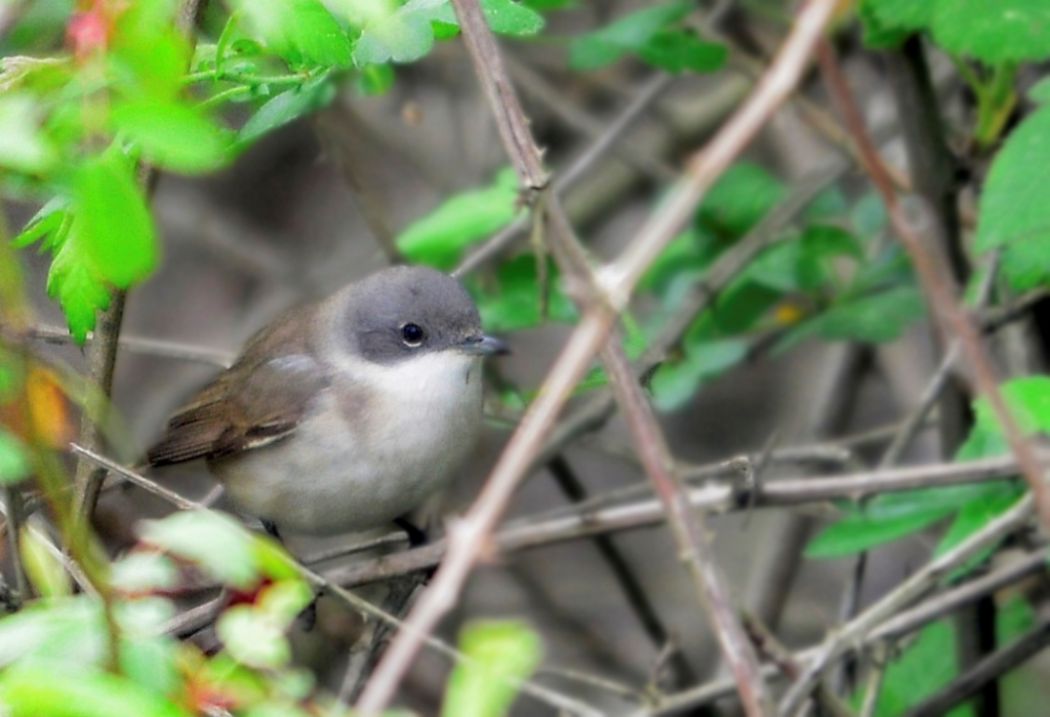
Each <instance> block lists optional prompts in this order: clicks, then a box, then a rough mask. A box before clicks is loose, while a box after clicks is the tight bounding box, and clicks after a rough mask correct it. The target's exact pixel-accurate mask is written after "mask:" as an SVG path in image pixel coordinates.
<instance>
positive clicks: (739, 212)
mask: <svg viewBox="0 0 1050 717" xmlns="http://www.w3.org/2000/svg"><path fill="white" fill-rule="evenodd" d="M786 194H787V188H786V187H785V186H784V184H783V183H782V182H781V181H780V180H778V179H777V178H776V177H774V176H773V175H772V174H770V173H769V172H767V171H766V170H765V169H763V168H762V167H760V166H758V165H757V164H751V163H749V162H740V163H738V164H734V165H733V166H732V167H730V168H729V170H728V171H726V172H725V174H723V175H722V177H721V179H719V180H718V182H717V183H716V184H715V186H713V187H712V188H711V191H710V192H708V193H707V196H705V197H704V200H703V202H702V203H701V204H700V208H699V210H698V211H697V221H698V222H699V223H700V225H701V226H702V227H705V228H707V229H710V230H711V231H713V232H714V233H715V234H717V235H718V236H721V237H726V238H732V239H738V238H740V237H742V236H743V235H744V234H746V233H747V232H748V231H750V230H751V229H752V228H754V226H755V225H756V224H758V222H759V221H760V220H761V219H762V217H764V216H765V215H766V213H767V212H769V210H770V209H772V208H773V207H774V206H775V205H776V204H777V203H778V202H780V200H781V199H783V198H784V196H785V195H786Z"/></svg>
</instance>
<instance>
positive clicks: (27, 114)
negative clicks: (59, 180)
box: [0, 94, 58, 174]
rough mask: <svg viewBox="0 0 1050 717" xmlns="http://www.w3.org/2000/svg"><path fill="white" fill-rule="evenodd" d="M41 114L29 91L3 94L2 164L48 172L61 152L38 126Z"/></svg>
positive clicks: (30, 171) (0, 115)
mask: <svg viewBox="0 0 1050 717" xmlns="http://www.w3.org/2000/svg"><path fill="white" fill-rule="evenodd" d="M40 114H41V110H40V107H39V106H38V105H37V103H36V101H35V100H34V99H33V98H32V97H30V96H29V95H23V94H7V95H2V96H0V168H4V169H9V170H12V171H15V172H23V173H25V174H46V173H47V172H48V171H50V170H51V169H52V168H53V167H54V165H55V163H56V162H57V160H58V153H57V152H56V150H55V148H54V147H53V146H52V144H51V142H50V140H48V138H47V137H46V136H45V135H44V134H43V133H42V132H41V131H40V129H39V126H38V119H39V117H40Z"/></svg>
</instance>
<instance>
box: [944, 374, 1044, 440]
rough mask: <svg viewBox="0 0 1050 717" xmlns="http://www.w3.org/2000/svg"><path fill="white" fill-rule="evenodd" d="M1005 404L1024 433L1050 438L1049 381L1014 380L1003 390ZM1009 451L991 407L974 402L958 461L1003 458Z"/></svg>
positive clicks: (1035, 377) (985, 401)
mask: <svg viewBox="0 0 1050 717" xmlns="http://www.w3.org/2000/svg"><path fill="white" fill-rule="evenodd" d="M1000 391H1001V392H1002V396H1003V400H1004V401H1006V405H1007V406H1008V407H1009V409H1010V413H1011V414H1012V415H1013V418H1014V420H1015V421H1017V423H1018V426H1019V427H1020V429H1021V431H1022V432H1023V433H1024V434H1025V435H1026V436H1030V435H1033V434H1042V435H1050V377H1047V376H1029V377H1024V378H1015V379H1011V380H1010V381H1007V382H1006V383H1004V384H1002V386H1000ZM1008 450H1009V448H1008V445H1007V442H1006V437H1005V436H1004V434H1003V430H1002V427H1001V426H1000V425H999V420H998V418H997V417H996V414H995V412H994V411H993V410H992V407H991V405H990V404H989V403H988V401H987V400H986V399H984V398H981V399H978V400H977V401H975V402H974V423H973V427H972V428H971V429H970V435H969V436H967V438H966V441H965V442H964V443H963V444H962V445H961V446H960V447H959V450H958V452H957V453H956V458H957V459H958V460H976V459H978V458H991V457H994V456H999V455H1004V454H1006V453H1007V452H1008Z"/></svg>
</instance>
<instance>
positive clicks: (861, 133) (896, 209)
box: [819, 42, 1050, 527]
mask: <svg viewBox="0 0 1050 717" xmlns="http://www.w3.org/2000/svg"><path fill="white" fill-rule="evenodd" d="M819 57H820V66H821V71H822V72H823V73H824V77H825V80H826V82H827V85H828V90H829V91H830V93H831V95H832V97H833V99H834V100H835V102H836V104H838V106H839V111H840V112H842V114H843V116H844V117H845V120H846V125H847V127H848V128H849V130H850V132H851V133H852V134H853V136H854V138H855V140H856V142H857V145H858V147H859V148H860V150H861V152H862V154H863V156H864V164H865V169H866V170H867V171H868V173H869V174H870V175H871V178H872V182H873V183H874V184H875V188H876V190H877V191H878V192H879V194H880V195H881V196H882V201H883V203H884V204H885V205H886V211H887V213H888V215H889V218H890V224H891V225H892V227H893V229H894V232H895V233H896V234H897V237H898V238H899V239H900V241H901V243H902V244H903V245H904V248H905V250H906V251H907V252H908V255H909V256H910V257H911V260H912V264H913V265H914V266H915V270H916V272H917V273H918V275H919V279H920V282H921V284H922V287H923V290H924V291H925V293H926V296H927V298H928V299H929V301H930V304H931V306H932V308H933V315H934V318H935V320H936V322H937V325H938V326H939V328H940V331H941V335H942V336H943V337H944V338H945V339H946V340H948V339H949V338H950V337H953V336H955V337H958V340H959V342H960V345H961V350H962V354H963V356H964V357H965V358H966V359H967V362H968V363H969V365H970V368H971V369H973V378H974V383H975V384H976V389H977V392H978V393H980V394H981V395H983V396H984V397H985V398H986V399H987V400H988V403H989V405H990V406H991V408H992V411H993V413H995V417H996V419H997V420H998V422H999V424H1000V425H1001V426H1002V427H1003V433H1004V434H1005V436H1006V440H1007V443H1008V444H1009V446H1010V450H1011V451H1012V452H1013V454H1014V455H1015V456H1016V457H1017V462H1018V465H1019V466H1020V467H1021V473H1022V474H1023V475H1024V478H1025V480H1026V481H1027V482H1028V485H1029V487H1030V488H1031V489H1032V494H1033V495H1034V497H1035V505H1036V510H1037V512H1038V513H1039V517H1040V521H1041V522H1042V524H1043V525H1044V526H1046V527H1050V489H1048V486H1047V484H1046V481H1045V480H1044V478H1043V468H1042V465H1041V464H1040V463H1039V461H1038V460H1037V459H1036V456H1035V452H1034V450H1033V449H1032V446H1031V445H1030V444H1029V442H1028V441H1027V440H1025V438H1024V434H1023V433H1022V432H1021V429H1020V427H1019V426H1018V425H1017V422H1016V420H1015V419H1014V417H1013V414H1012V413H1011V412H1010V410H1009V408H1008V407H1007V405H1006V402H1005V401H1004V399H1003V396H1002V393H1001V392H1000V391H999V384H998V380H997V379H996V376H995V370H994V368H993V367H992V362H991V359H990V357H989V356H988V351H987V349H986V348H985V346H984V343H983V342H982V341H981V338H980V336H979V334H978V331H977V329H976V327H975V326H974V322H973V320H972V319H971V317H970V315H969V313H967V311H966V309H965V308H964V307H963V306H961V305H960V304H959V302H958V301H957V299H956V297H957V296H958V288H957V287H956V285H955V280H954V279H953V278H952V276H951V275H950V274H949V273H948V272H947V271H946V268H945V262H944V261H943V259H942V258H941V257H940V252H939V247H938V246H937V244H936V243H935V242H930V241H924V240H923V237H922V235H921V233H920V231H919V229H920V228H922V225H921V224H917V223H916V222H915V221H913V220H912V219H911V218H909V217H908V216H906V214H905V209H904V207H903V206H902V205H901V203H900V201H899V199H898V197H897V193H896V191H895V190H894V188H893V183H892V181H891V180H890V178H889V176H888V174H887V172H886V168H885V165H884V164H883V163H882V160H881V158H880V157H879V155H878V152H877V151H876V150H875V147H874V145H873V144H872V141H871V138H870V137H869V136H868V132H867V129H866V128H865V126H864V120H863V118H862V117H861V114H860V111H859V109H858V108H857V105H856V101H855V99H854V97H853V94H852V92H851V91H850V88H849V86H848V84H847V82H846V79H845V77H844V76H843V75H842V73H841V70H840V68H839V66H838V63H837V62H836V60H835V56H834V50H833V49H832V48H831V46H830V45H829V44H828V43H826V42H824V43H822V44H821V45H820V47H819ZM926 211H928V209H926V208H924V209H923V212H924V213H925V212H926ZM927 226H928V227H929V223H927ZM929 228H931V229H932V227H929Z"/></svg>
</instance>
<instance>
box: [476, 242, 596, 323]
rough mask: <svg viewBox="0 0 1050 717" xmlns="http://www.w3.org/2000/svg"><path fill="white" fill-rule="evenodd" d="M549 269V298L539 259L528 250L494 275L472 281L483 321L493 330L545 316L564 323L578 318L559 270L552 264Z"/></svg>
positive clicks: (537, 319)
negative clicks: (562, 287) (542, 282)
mask: <svg viewBox="0 0 1050 717" xmlns="http://www.w3.org/2000/svg"><path fill="white" fill-rule="evenodd" d="M547 271H548V277H549V279H550V282H549V283H550V286H549V294H548V296H547V298H546V302H544V297H543V296H542V291H543V287H542V286H541V285H540V283H539V280H538V277H537V271H536V259H535V258H534V257H532V256H530V255H527V254H525V255H522V256H518V257H515V258H514V259H511V260H510V261H507V262H504V263H503V264H502V265H500V267H499V269H497V270H496V275H495V276H494V277H491V278H490V279H488V280H482V281H477V282H473V283H472V284H471V289H472V293H473V295H474V298H475V300H476V301H477V303H478V310H479V311H480V312H481V320H482V323H483V324H484V325H485V326H486V327H488V329H489V330H490V331H496V332H508V331H520V330H522V329H527V328H531V327H533V326H538V325H539V324H541V323H543V321H544V320H545V319H549V320H551V321H557V322H561V323H571V322H573V321H575V320H576V317H577V314H576V309H575V307H574V306H573V304H572V302H571V301H570V300H569V298H568V297H567V296H565V294H564V293H562V292H561V291H560V290H559V289H558V273H557V271H556V270H555V268H554V266H553V265H552V264H549V265H548V270H547ZM544 304H546V313H544Z"/></svg>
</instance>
